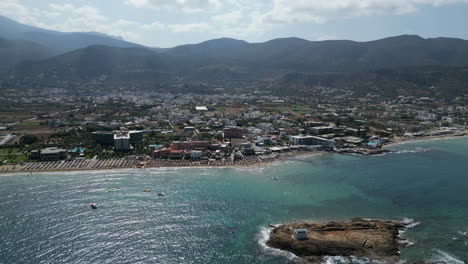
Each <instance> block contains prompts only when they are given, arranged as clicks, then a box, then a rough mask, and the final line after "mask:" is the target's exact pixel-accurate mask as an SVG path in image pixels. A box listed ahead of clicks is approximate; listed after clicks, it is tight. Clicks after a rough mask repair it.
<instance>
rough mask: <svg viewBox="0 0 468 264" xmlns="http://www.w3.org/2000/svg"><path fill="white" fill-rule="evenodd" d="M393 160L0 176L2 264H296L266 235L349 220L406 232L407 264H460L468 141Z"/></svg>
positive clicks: (467, 251)
mask: <svg viewBox="0 0 468 264" xmlns="http://www.w3.org/2000/svg"><path fill="white" fill-rule="evenodd" d="M392 149H395V150H398V152H397V153H390V154H385V155H381V156H373V157H363V156H355V155H337V154H324V155H314V156H307V157H298V158H294V159H291V160H288V161H283V162H277V163H273V164H269V165H265V166H262V167H249V168H181V169H152V170H124V171H100V172H73V173H47V174H33V175H19V174H18V175H5V176H0V263H5V264H11V263H21V264H25V263H75V264H77V263H295V262H296V261H297V260H296V259H295V258H294V257H293V256H291V255H289V254H285V253H283V252H280V251H277V250H272V249H269V248H267V247H265V245H264V241H265V239H266V237H267V235H268V229H267V228H266V226H267V225H268V224H270V223H285V222H290V221H301V220H314V221H328V220H349V219H350V218H351V217H355V216H359V217H365V218H379V219H397V220H404V219H406V220H407V221H413V223H414V227H413V228H411V229H409V230H407V231H406V232H405V233H404V236H405V237H406V238H407V239H408V240H409V241H411V242H412V243H413V244H412V245H411V246H409V247H407V248H404V249H402V250H401V254H402V259H403V262H406V263H411V262H413V261H419V260H427V261H445V262H446V263H456V264H458V263H467V262H468V233H464V232H467V231H468V139H467V138H458V139H444V140H428V141H420V142H413V143H405V144H400V145H395V146H393V147H392ZM274 177H277V178H278V179H279V181H275V180H273V178H274ZM109 188H115V189H113V190H112V189H111V190H110V191H111V192H109V190H108V189H109ZM146 188H148V189H152V192H149V193H147V192H142V189H146ZM158 192H164V193H165V196H163V197H161V196H158V195H157V193H158ZM91 202H95V203H97V204H98V205H99V208H98V209H97V210H92V209H90V207H89V204H90V203H91ZM327 262H328V263H346V262H344V260H343V259H340V258H330V259H328V260H327ZM353 262H356V263H365V262H366V261H365V260H359V259H355V260H354V261H353Z"/></svg>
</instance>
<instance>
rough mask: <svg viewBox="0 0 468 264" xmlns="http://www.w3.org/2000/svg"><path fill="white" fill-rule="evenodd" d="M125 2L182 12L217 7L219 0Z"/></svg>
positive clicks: (140, 0)
mask: <svg viewBox="0 0 468 264" xmlns="http://www.w3.org/2000/svg"><path fill="white" fill-rule="evenodd" d="M125 3H126V4H128V5H132V6H134V7H137V8H153V9H164V8H171V9H176V10H181V11H184V12H200V11H208V10H213V9H216V8H219V7H220V6H221V2H220V0H127V1H125Z"/></svg>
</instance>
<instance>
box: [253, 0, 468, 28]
mask: <svg viewBox="0 0 468 264" xmlns="http://www.w3.org/2000/svg"><path fill="white" fill-rule="evenodd" d="M453 3H468V0H316V1H308V0H296V1H289V0H275V1H274V4H273V8H272V9H271V10H270V11H268V12H266V13H265V14H264V15H263V17H262V21H263V22H265V23H280V24H281V23H302V22H315V23H324V22H326V21H328V20H332V19H341V18H349V17H358V16H370V15H382V14H396V15H400V14H406V13H411V12H415V11H417V10H418V8H419V7H420V6H421V5H432V6H441V5H447V4H453Z"/></svg>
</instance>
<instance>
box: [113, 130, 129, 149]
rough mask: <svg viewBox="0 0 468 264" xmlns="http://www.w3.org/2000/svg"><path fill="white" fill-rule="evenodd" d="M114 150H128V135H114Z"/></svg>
mask: <svg viewBox="0 0 468 264" xmlns="http://www.w3.org/2000/svg"><path fill="white" fill-rule="evenodd" d="M114 148H115V150H130V134H129V133H118V134H114Z"/></svg>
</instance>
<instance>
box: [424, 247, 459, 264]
mask: <svg viewBox="0 0 468 264" xmlns="http://www.w3.org/2000/svg"><path fill="white" fill-rule="evenodd" d="M427 261H429V262H436V263H447V264H466V263H465V262H464V261H463V260H460V259H458V258H457V257H455V256H453V255H451V254H449V253H447V252H445V251H442V250H440V249H435V250H433V252H432V253H431V255H430V258H429V259H427Z"/></svg>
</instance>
